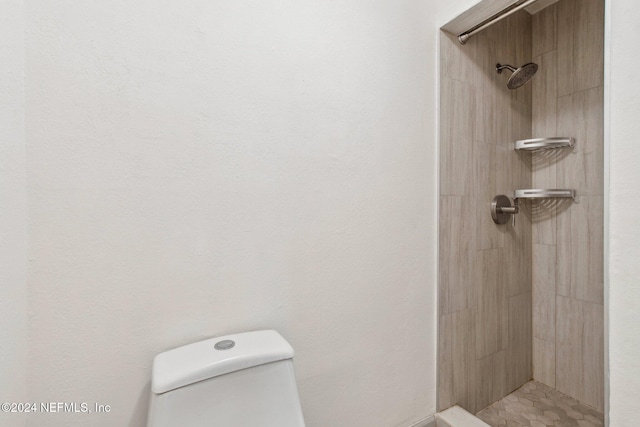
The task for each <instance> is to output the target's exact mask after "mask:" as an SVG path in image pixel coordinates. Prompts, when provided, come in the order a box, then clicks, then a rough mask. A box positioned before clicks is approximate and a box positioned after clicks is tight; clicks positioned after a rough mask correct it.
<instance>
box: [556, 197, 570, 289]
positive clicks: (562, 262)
mask: <svg viewBox="0 0 640 427" xmlns="http://www.w3.org/2000/svg"><path fill="white" fill-rule="evenodd" d="M563 207H564V209H560V210H559V212H557V216H556V226H557V236H558V243H557V244H556V293H557V294H558V295H562V296H567V297H568V296H570V295H571V268H572V265H573V261H572V258H571V254H572V250H571V247H572V244H571V209H572V207H573V202H566V203H565V204H564V205H563Z"/></svg>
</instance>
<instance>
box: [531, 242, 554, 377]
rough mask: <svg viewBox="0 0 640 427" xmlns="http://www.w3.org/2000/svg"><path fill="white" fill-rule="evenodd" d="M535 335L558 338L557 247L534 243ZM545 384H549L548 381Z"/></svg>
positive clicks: (551, 338) (551, 339)
mask: <svg viewBox="0 0 640 427" xmlns="http://www.w3.org/2000/svg"><path fill="white" fill-rule="evenodd" d="M532 288H533V336H534V337H537V338H541V339H543V340H546V341H550V342H555V339H556V333H555V331H556V319H555V316H556V313H555V308H556V247H555V245H538V244H534V245H533V286H532ZM543 382H545V384H548V383H547V382H546V381H543Z"/></svg>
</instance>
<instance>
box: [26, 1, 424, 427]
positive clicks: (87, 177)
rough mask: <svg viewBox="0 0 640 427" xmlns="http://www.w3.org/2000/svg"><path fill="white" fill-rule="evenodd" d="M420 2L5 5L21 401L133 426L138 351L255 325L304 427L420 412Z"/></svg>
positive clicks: (137, 416) (140, 416)
mask: <svg viewBox="0 0 640 427" xmlns="http://www.w3.org/2000/svg"><path fill="white" fill-rule="evenodd" d="M433 9H434V6H433V4H431V3H429V2H424V1H421V0H401V1H394V2H389V1H386V0H375V1H371V0H346V1H339V2H317V1H308V0H307V1H300V0H288V1H279V2H275V1H270V2H265V1H259V0H254V1H237V0H225V1H222V0H221V1H215V2H211V1H208V0H190V1H188V2H186V3H185V2H174V1H157V0H154V1H152V0H140V1H135V2H132V1H129V0H114V1H99V2H78V1H70V0H58V1H50V0H31V1H29V2H28V3H27V10H26V16H27V17H28V20H27V39H26V42H27V44H26V49H27V50H26V64H27V90H26V117H27V121H26V125H27V158H28V189H29V225H30V233H29V245H30V248H29V257H30V259H31V267H30V280H29V291H30V313H31V319H30V345H31V351H30V358H29V368H30V372H29V387H30V399H31V400H34V401H62V402H68V401H72V402H73V401H75V402H98V403H102V404H109V405H111V407H112V408H113V409H112V412H111V413H109V414H106V415H104V414H103V415H97V414H90V415H82V414H71V415H65V414H53V415H52V414H49V415H42V414H40V415H36V416H34V417H32V418H30V422H29V425H33V426H39V425H47V426H49V427H56V426H65V427H68V426H84V425H92V426H132V427H133V426H136V427H139V426H142V425H144V422H145V418H146V407H147V400H148V392H149V377H150V368H151V361H152V358H153V356H154V355H155V354H157V353H158V352H161V351H164V350H166V349H169V348H171V347H175V346H178V345H182V344H185V343H188V342H192V341H195V340H199V339H202V338H205V337H209V336H214V335H219V334H226V333H230V332H237V331H244V330H251V329H261V328H275V329H277V330H279V331H280V332H281V333H282V334H283V335H284V336H285V337H286V338H287V339H288V340H290V342H291V343H292V345H293V347H294V348H295V349H296V352H297V353H296V359H295V366H296V370H297V375H298V381H299V386H300V392H301V397H302V403H303V410H304V412H305V417H306V419H307V423H308V426H310V427H314V426H317V427H327V426H332V427H340V426H349V427H353V426H367V425H375V426H398V427H399V426H409V425H411V424H412V423H413V422H415V421H417V420H420V419H423V418H425V417H427V416H429V415H431V414H433V412H434V410H435V314H436V305H435V285H436V280H435V260H436V254H435V241H436V236H435V234H436V218H435V206H436V183H435V180H436V172H435V170H436V155H435V150H436V146H435V123H436V122H435V111H434V107H435V93H434V92H435V88H436V84H435V73H436V64H435V58H436V54H435V41H436V34H437V29H436V25H435V23H434V19H435V14H434V10H433Z"/></svg>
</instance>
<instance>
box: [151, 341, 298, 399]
mask: <svg viewBox="0 0 640 427" xmlns="http://www.w3.org/2000/svg"><path fill="white" fill-rule="evenodd" d="M216 344H218V345H217V346H216ZM292 358H293V348H292V347H291V345H290V344H289V343H288V342H287V341H286V340H285V339H284V338H283V337H282V335H280V334H279V333H278V332H276V331H272V330H266V331H254V332H245V333H240V334H233V335H226V336H223V337H217V338H211V339H208V340H204V341H200V342H196V343H193V344H189V345H185V346H183V347H178V348H174V349H173V350H169V351H165V352H164V353H160V354H158V355H157V356H156V357H155V359H153V374H152V379H151V390H152V391H153V392H154V393H155V394H162V393H166V392H168V391H171V390H175V389H177V388H180V387H184V386H187V385H189V384H193V383H196V382H198V381H204V380H207V379H209V378H213V377H217V376H219V375H224V374H228V373H231V372H235V371H239V370H241V369H247V368H251V367H254V366H258V365H264V364H265V363H271V362H277V361H279V360H285V359H292Z"/></svg>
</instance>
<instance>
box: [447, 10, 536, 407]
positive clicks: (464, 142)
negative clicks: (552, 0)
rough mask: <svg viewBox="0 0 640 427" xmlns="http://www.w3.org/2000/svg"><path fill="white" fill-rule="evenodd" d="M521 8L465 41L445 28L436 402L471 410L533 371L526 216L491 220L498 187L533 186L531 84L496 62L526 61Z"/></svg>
mask: <svg viewBox="0 0 640 427" xmlns="http://www.w3.org/2000/svg"><path fill="white" fill-rule="evenodd" d="M530 34H531V17H530V15H529V14H528V13H526V12H519V13H517V14H515V15H513V16H512V17H510V18H509V19H505V20H504V21H501V22H500V23H498V24H496V25H494V26H493V27H491V28H489V29H488V30H487V31H485V32H482V33H480V34H478V35H477V36H475V37H473V38H472V39H471V40H470V41H469V42H468V43H467V44H466V45H464V46H460V44H458V42H457V40H456V39H455V38H454V37H453V36H451V35H449V34H447V33H444V32H443V33H442V34H441V45H440V55H441V72H440V79H441V93H440V208H439V211H440V237H439V244H440V249H439V276H440V277H439V282H440V284H439V295H440V296H439V313H440V317H439V321H440V323H439V360H438V364H439V376H438V407H439V409H444V408H448V407H449V406H451V405H454V404H459V405H460V406H462V407H463V408H465V409H467V410H468V411H470V412H472V413H475V412H476V411H478V410H480V409H482V408H484V407H486V406H488V405H489V404H491V403H493V402H494V401H496V400H498V399H500V398H501V397H503V396H505V395H506V394H507V393H509V392H511V391H513V390H514V389H516V388H518V387H519V386H521V385H523V384H524V383H525V382H527V381H528V380H529V379H530V378H531V222H530V219H529V214H528V213H527V212H524V211H523V212H522V213H520V214H518V217H517V220H516V225H515V227H514V226H513V225H512V223H511V222H509V223H508V224H504V225H496V224H495V223H494V222H493V221H492V219H491V216H490V213H489V204H490V202H491V199H492V198H493V197H494V196H495V195H497V194H505V195H508V196H513V191H514V190H515V189H518V188H529V187H530V185H531V161H530V157H528V156H526V155H525V156H523V155H520V153H516V152H515V151H514V150H513V141H515V140H516V139H524V138H529V137H530V135H531V86H529V85H527V86H524V87H522V88H521V89H520V90H516V91H510V90H509V89H508V88H507V85H506V82H507V79H508V75H506V74H502V75H498V74H497V73H496V72H495V64H496V63H497V62H501V63H507V64H523V63H526V62H530V60H531V38H530Z"/></svg>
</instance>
